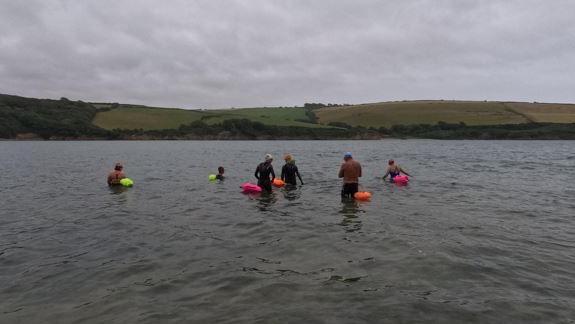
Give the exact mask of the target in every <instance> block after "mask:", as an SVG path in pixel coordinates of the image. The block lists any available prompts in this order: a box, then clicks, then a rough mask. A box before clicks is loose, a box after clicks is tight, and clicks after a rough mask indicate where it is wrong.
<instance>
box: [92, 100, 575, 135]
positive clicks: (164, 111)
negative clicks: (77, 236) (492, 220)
mask: <svg viewBox="0 0 575 324" xmlns="http://www.w3.org/2000/svg"><path fill="white" fill-rule="evenodd" d="M96 105H97V107H98V108H109V107H107V106H106V105H103V104H96ZM314 112H315V114H316V116H317V117H318V118H319V123H320V124H311V123H307V122H306V120H308V116H306V110H305V109H304V108H277V107H272V108H242V109H220V110H202V111H200V110H185V109H172V108H154V107H146V106H133V105H120V107H119V108H116V109H111V110H108V111H101V112H98V113H97V114H96V117H95V118H94V120H93V123H94V124H95V125H96V126H99V127H102V128H104V129H114V128H120V129H138V128H142V129H145V130H158V129H171V128H178V127H179V126H180V125H183V124H189V123H191V122H193V121H196V120H201V121H203V122H205V123H207V124H216V123H220V122H222V121H224V120H226V119H242V118H247V119H249V120H252V121H257V122H261V123H264V124H266V125H274V126H302V127H314V128H315V127H329V126H327V124H329V123H330V122H343V123H346V124H349V125H353V126H364V127H370V126H372V127H376V128H377V127H381V126H384V127H391V126H393V125H409V124H436V123H437V122H439V121H443V122H447V123H459V122H464V123H466V124H467V125H501V124H521V123H528V122H551V123H575V105H573V104H539V103H521V102H483V101H402V102H383V103H373V104H363V105H354V106H344V107H329V108H327V107H326V108H321V109H317V110H314Z"/></svg>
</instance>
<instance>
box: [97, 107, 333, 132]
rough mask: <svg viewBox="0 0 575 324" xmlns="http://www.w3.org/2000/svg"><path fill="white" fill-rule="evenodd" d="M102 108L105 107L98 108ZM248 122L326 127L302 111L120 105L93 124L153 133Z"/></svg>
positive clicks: (98, 117)
mask: <svg viewBox="0 0 575 324" xmlns="http://www.w3.org/2000/svg"><path fill="white" fill-rule="evenodd" d="M100 108H105V106H100ZM243 118H246V119H249V120H251V121H257V122H261V123H263V124H266V125H274V126H301V127H328V126H324V125H316V124H311V123H309V122H306V120H308V117H307V116H306V114H305V109H304V108H243V109H220V110H209V111H208V110H203V111H199V110H185V109H168V108H154V107H145V106H127V105H121V106H120V108H116V109H111V110H108V111H102V112H99V113H97V114H96V117H95V118H94V120H93V123H94V124H95V125H96V126H99V127H102V128H105V129H115V128H120V129H139V128H142V129H144V130H157V129H171V128H178V127H180V125H184V124H189V123H191V122H193V121H196V120H201V121H203V122H205V123H206V124H209V125H213V124H217V123H221V122H222V121H224V120H227V119H243Z"/></svg>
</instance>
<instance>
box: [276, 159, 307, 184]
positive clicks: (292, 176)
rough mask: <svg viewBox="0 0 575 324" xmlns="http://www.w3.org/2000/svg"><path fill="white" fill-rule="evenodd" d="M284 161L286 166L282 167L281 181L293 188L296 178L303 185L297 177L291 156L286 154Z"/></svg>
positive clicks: (297, 172) (296, 170) (297, 173)
mask: <svg viewBox="0 0 575 324" xmlns="http://www.w3.org/2000/svg"><path fill="white" fill-rule="evenodd" d="M284 160H285V161H286V164H285V165H284V166H283V167H282V175H281V178H282V180H283V181H285V183H286V184H289V185H292V186H295V185H297V181H296V176H297V177H298V178H299V181H300V182H301V184H302V185H303V180H302V179H301V176H300V175H299V171H298V169H297V166H296V165H295V160H294V159H293V156H292V155H291V154H287V155H286V156H285V157H284Z"/></svg>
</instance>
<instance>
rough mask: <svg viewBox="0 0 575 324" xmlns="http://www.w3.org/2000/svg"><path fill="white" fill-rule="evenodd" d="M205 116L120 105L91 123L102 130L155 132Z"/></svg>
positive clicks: (197, 112)
mask: <svg viewBox="0 0 575 324" xmlns="http://www.w3.org/2000/svg"><path fill="white" fill-rule="evenodd" d="M205 115H206V114H205V113H203V112H201V111H197V110H185V109H170V108H153V107H144V106H126V105H121V106H120V108H116V109H112V110H109V111H103V112H98V113H97V114H96V117H95V118H94V120H93V121H92V123H93V124H94V125H96V126H99V127H102V128H104V129H115V128H120V129H138V128H142V129H144V130H156V129H168V128H178V127H180V125H182V124H189V123H191V122H193V121H196V120H200V119H201V118H202V117H204V116H205Z"/></svg>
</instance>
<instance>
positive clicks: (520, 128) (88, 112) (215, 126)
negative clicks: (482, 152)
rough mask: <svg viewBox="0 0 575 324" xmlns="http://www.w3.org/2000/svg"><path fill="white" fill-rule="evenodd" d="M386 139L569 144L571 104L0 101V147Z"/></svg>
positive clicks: (574, 121) (574, 131) (573, 119)
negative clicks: (20, 143) (200, 105)
mask: <svg viewBox="0 0 575 324" xmlns="http://www.w3.org/2000/svg"><path fill="white" fill-rule="evenodd" d="M121 125H126V126H127V127H126V128H121V127H120V126H121ZM385 138H403V139H409V138H425V139H445V140H447V139H481V140H494V139H518V140H535V139H536V140H574V139H575V105H570V104H543V103H541V104H540V103H515V102H477V101H475V102H465V101H404V102H390V103H380V104H365V105H347V104H345V105H333V104H321V103H307V104H305V105H304V106H303V107H274V108H242V109H219V110H197V109H196V110H184V109H167V108H153V107H146V106H138V105H124V104H118V103H87V102H83V101H72V100H68V99H66V98H61V99H60V100H52V99H34V98H25V97H19V96H11V95H2V94H0V140H341V139H353V140H380V139H385Z"/></svg>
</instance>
